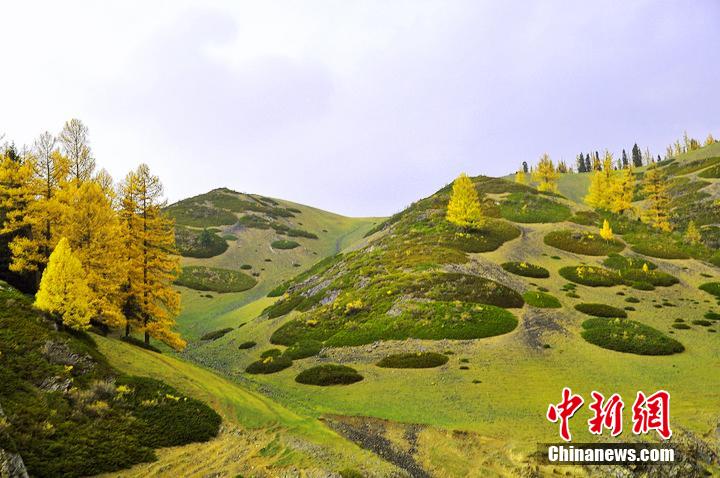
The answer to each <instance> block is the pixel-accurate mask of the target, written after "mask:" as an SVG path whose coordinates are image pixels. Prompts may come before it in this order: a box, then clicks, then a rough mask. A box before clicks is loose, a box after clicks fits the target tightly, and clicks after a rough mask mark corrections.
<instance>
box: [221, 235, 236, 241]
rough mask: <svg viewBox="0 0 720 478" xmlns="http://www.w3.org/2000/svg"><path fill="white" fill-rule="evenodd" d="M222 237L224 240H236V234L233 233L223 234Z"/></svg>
mask: <svg viewBox="0 0 720 478" xmlns="http://www.w3.org/2000/svg"><path fill="white" fill-rule="evenodd" d="M222 238H223V239H225V240H226V241H237V239H238V238H237V236H236V235H235V234H223V235H222Z"/></svg>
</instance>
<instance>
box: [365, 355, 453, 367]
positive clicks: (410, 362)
mask: <svg viewBox="0 0 720 478" xmlns="http://www.w3.org/2000/svg"><path fill="white" fill-rule="evenodd" d="M447 362H448V357H447V355H444V354H439V353H436V352H415V353H412V352H406V353H401V354H393V355H388V356H387V357H385V358H383V359H382V360H380V361H379V362H378V363H377V364H376V365H377V366H378V367H382V368H435V367H439V366H441V365H445V364H446V363H447Z"/></svg>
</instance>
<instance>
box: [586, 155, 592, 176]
mask: <svg viewBox="0 0 720 478" xmlns="http://www.w3.org/2000/svg"><path fill="white" fill-rule="evenodd" d="M592 170H593V168H592V162H591V161H590V153H585V172H586V173H589V172H592Z"/></svg>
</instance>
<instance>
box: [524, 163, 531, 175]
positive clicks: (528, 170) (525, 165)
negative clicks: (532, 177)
mask: <svg viewBox="0 0 720 478" xmlns="http://www.w3.org/2000/svg"><path fill="white" fill-rule="evenodd" d="M522 170H523V172H524V173H525V174H527V173H529V172H530V168H528V163H527V161H523V162H522Z"/></svg>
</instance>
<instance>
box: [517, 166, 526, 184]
mask: <svg viewBox="0 0 720 478" xmlns="http://www.w3.org/2000/svg"><path fill="white" fill-rule="evenodd" d="M515 182H516V183H518V184H527V183H528V180H527V175H526V174H525V171H523V170H522V169H521V170H519V171H518V172H517V173H515Z"/></svg>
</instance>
